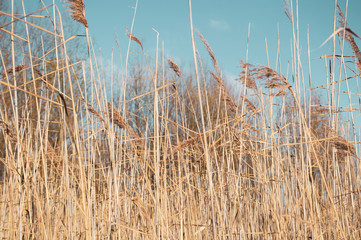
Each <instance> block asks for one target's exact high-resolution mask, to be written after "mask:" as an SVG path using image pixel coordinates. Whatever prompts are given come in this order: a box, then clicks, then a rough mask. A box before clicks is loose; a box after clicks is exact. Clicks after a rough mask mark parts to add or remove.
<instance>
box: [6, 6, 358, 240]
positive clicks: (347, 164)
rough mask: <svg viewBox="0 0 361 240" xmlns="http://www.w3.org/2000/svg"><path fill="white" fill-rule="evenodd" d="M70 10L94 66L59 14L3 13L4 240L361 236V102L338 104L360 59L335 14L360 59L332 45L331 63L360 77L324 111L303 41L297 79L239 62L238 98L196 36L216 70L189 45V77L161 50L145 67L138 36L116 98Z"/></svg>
mask: <svg viewBox="0 0 361 240" xmlns="http://www.w3.org/2000/svg"><path fill="white" fill-rule="evenodd" d="M67 2H68V7H69V11H70V14H71V17H72V18H73V19H74V20H76V21H77V22H79V23H81V24H82V25H81V26H82V27H83V28H85V31H86V38H85V37H81V36H80V37H78V38H83V40H84V41H85V39H86V41H87V46H88V48H87V50H88V53H87V54H88V61H85V62H82V61H77V60H76V58H74V57H72V54H70V48H71V46H72V45H71V42H72V41H73V40H74V39H75V38H74V37H70V36H67V37H65V35H66V34H67V33H64V31H63V30H64V29H63V25H62V18H61V17H60V13H59V11H58V8H57V6H56V5H51V6H44V7H42V8H41V9H39V10H38V11H36V12H35V13H31V14H29V13H26V12H25V10H26V9H21V11H22V12H21V11H20V12H21V13H19V12H18V14H15V13H14V11H15V10H14V9H12V8H11V7H8V8H5V7H2V8H0V9H2V10H1V15H0V20H1V24H2V25H1V30H2V31H1V34H0V37H1V39H2V43H1V50H0V57H1V58H0V59H1V67H0V69H2V71H1V80H0V93H1V95H0V127H1V132H0V161H1V164H0V170H1V171H0V177H1V184H0V186H1V189H0V212H1V215H0V238H1V239H15V238H17V239H360V238H361V211H360V209H361V199H360V197H361V196H360V176H361V175H360V173H361V168H360V164H359V158H358V150H359V149H358V144H359V143H358V142H356V141H355V140H354V138H355V134H354V133H355V126H354V122H353V120H355V119H357V118H354V119H353V120H351V121H343V120H342V116H343V115H342V114H341V112H342V111H345V109H346V111H347V113H350V114H352V113H353V112H354V111H355V110H353V107H354V105H352V104H351V103H350V107H349V108H342V107H341V106H338V105H337V104H335V102H338V101H335V99H337V97H338V95H337V93H339V92H338V91H339V88H338V87H339V85H340V84H348V82H353V83H350V84H356V83H355V82H356V81H358V79H359V73H360V71H361V68H360V62H361V54H360V52H359V48H358V47H357V43H356V41H355V39H354V36H357V35H355V33H354V32H353V31H352V30H351V28H350V26H348V25H347V22H346V19H345V17H344V15H343V13H342V11H341V8H339V9H338V13H339V14H338V16H335V17H337V18H338V19H339V24H338V27H337V28H335V29H338V30H336V32H337V33H338V34H337V35H336V34H334V35H333V37H335V38H336V39H338V40H339V42H340V44H341V45H342V44H343V43H344V42H345V43H346V44H347V43H348V44H349V46H350V49H351V50H352V51H353V52H354V55H353V56H352V58H351V59H352V60H353V62H354V64H352V63H350V61H348V62H347V61H344V56H343V51H341V52H338V50H337V49H336V50H335V53H334V54H333V55H332V54H331V55H330V56H323V57H324V58H328V59H330V61H332V62H333V63H336V64H341V65H342V66H341V67H340V69H346V68H348V69H350V70H351V71H354V73H355V76H354V77H351V78H348V79H344V80H343V81H339V80H337V79H336V75H338V74H337V73H335V72H333V73H332V72H331V74H332V76H333V77H330V79H333V81H331V82H328V83H324V84H323V85H322V86H321V87H323V88H325V89H327V91H328V92H327V93H326V94H329V93H330V96H331V98H329V101H328V102H326V103H324V99H323V98H322V97H321V96H320V94H319V93H318V92H317V91H316V90H312V89H311V90H310V89H307V87H306V86H305V85H304V84H303V83H304V81H303V78H302V75H301V74H300V62H299V58H298V54H299V53H298V48H297V47H296V46H297V42H296V39H297V38H296V37H295V39H294V49H293V53H294V55H295V56H296V57H295V58H294V59H293V62H292V65H293V66H292V69H294V70H293V72H292V73H291V74H289V75H290V76H292V77H289V78H290V79H292V81H290V80H289V79H288V78H287V77H285V76H284V75H283V74H281V73H280V71H278V70H277V69H272V68H270V67H265V66H261V65H255V64H250V63H245V62H243V61H241V63H240V67H241V68H240V69H241V70H240V78H239V80H240V82H241V83H242V84H243V86H244V88H243V90H242V92H241V94H239V96H237V93H235V92H232V91H231V90H230V89H231V88H229V86H228V85H227V83H226V82H225V81H224V78H223V76H222V72H221V69H220V67H219V65H218V62H217V58H216V54H215V53H214V52H213V50H212V49H211V46H210V45H209V44H208V42H207V40H206V38H205V37H204V36H203V35H202V34H201V33H200V32H197V33H198V36H199V40H200V41H201V42H202V43H203V45H204V47H205V48H206V50H207V51H208V53H209V55H210V57H211V62H212V64H213V67H212V70H210V71H209V70H206V69H205V68H204V67H203V64H202V59H201V58H200V56H199V55H197V54H196V52H197V49H196V48H194V49H193V51H194V56H195V64H196V65H195V66H196V67H195V70H194V71H190V72H189V71H188V72H186V71H182V68H181V67H179V66H178V65H177V63H175V62H174V61H173V60H171V59H166V58H165V57H164V55H163V54H162V56H161V57H159V59H158V57H156V58H155V60H150V59H151V58H150V57H149V56H147V55H146V54H145V52H144V50H143V45H142V43H141V41H140V40H139V39H138V38H137V37H136V36H135V35H134V34H133V33H132V32H131V30H128V29H127V37H128V38H129V41H131V42H132V43H137V44H133V48H134V49H136V50H137V52H138V53H137V54H138V56H140V58H141V60H139V61H138V63H137V64H131V61H130V60H128V57H130V56H129V54H128V55H127V56H126V59H125V61H126V64H125V66H127V67H128V73H127V75H122V78H121V79H118V81H119V82H122V88H121V92H120V93H119V94H118V95H113V92H111V91H109V89H105V87H104V86H105V85H106V81H108V80H106V79H104V78H102V77H101V76H102V75H101V74H100V71H101V69H99V68H98V67H97V66H99V65H98V63H97V59H96V58H95V55H94V54H93V52H94V51H93V48H92V42H91V39H90V37H89V31H88V22H87V20H86V17H85V9H84V7H85V6H84V3H83V1H82V0H71V1H70V0H68V1H67ZM3 9H8V12H5V10H3ZM292 12H293V11H292V5H291V6H289V5H286V13H287V16H288V17H289V18H290V22H291V26H292V28H293V30H294V32H295V33H296V35H297V32H296V29H295V27H294V22H296V21H297V19H294V18H293V13H292ZM39 19H40V20H39ZM45 23H46V24H45ZM49 23H50V24H49ZM34 34H36V36H34ZM39 36H41V37H39ZM193 42H194V39H193ZM346 44H345V46H346ZM199 47H202V46H199ZM157 51H158V46H157ZM159 52H161V51H159ZM205 57H206V56H205ZM128 62H129V64H128ZM114 82H115V81H114ZM112 84H113V82H112ZM112 87H113V85H112ZM315 89H317V87H316V88H315ZM109 93H110V94H109ZM349 94H351V92H349ZM352 94H357V95H359V93H358V92H356V93H354V92H353V93H352ZM350 133H351V134H350Z"/></svg>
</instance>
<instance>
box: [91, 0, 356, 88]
mask: <svg viewBox="0 0 361 240" xmlns="http://www.w3.org/2000/svg"><path fill="white" fill-rule="evenodd" d="M135 2H136V1H135V0H122V1H119V0H107V1H106V3H105V2H104V1H102V2H100V1H85V4H86V15H87V19H88V23H89V28H90V32H91V35H92V38H93V40H94V42H95V43H96V45H95V47H96V49H98V50H99V49H101V51H102V55H103V58H105V59H107V58H110V55H111V51H112V47H113V46H114V45H115V41H114V40H115V38H116V35H117V38H118V39H119V42H120V43H121V50H122V52H123V53H122V54H125V53H126V48H127V43H128V39H127V38H126V36H125V27H128V28H130V26H131V23H132V18H133V13H134V8H133V7H134V6H135ZM339 4H340V5H341V6H342V8H343V9H345V6H346V1H339ZM348 4H349V6H348V21H349V24H350V26H351V28H352V29H353V30H354V31H355V32H358V33H359V34H361V25H360V24H359V22H360V20H361V17H360V14H359V13H360V12H361V1H359V0H350V1H349V3H348ZM283 5H284V2H283V0H273V1H270V0H254V1H240V0H227V1H209V0H208V1H201V0H199V1H193V2H192V8H193V9H192V10H193V18H194V20H193V22H194V26H195V28H197V29H199V31H200V32H201V33H202V34H203V35H204V37H205V38H206V39H207V41H208V42H209V43H210V45H211V47H212V49H213V51H214V52H215V54H216V56H217V59H218V61H219V63H220V66H221V68H222V71H223V73H224V74H225V75H226V76H229V77H231V78H233V77H236V76H237V75H238V73H239V72H240V68H239V61H240V60H241V59H243V60H245V58H246V47H247V34H248V27H249V25H250V29H251V32H250V43H249V53H248V62H250V63H258V64H262V65H267V55H266V47H265V39H267V45H268V53H269V62H270V63H269V64H270V67H275V66H276V57H277V55H276V54H277V52H276V50H277V44H278V43H277V41H278V38H277V28H278V29H279V36H280V46H281V64H282V65H281V66H283V68H282V69H286V66H287V62H288V61H289V60H291V48H290V41H291V39H292V28H291V24H290V21H289V20H288V18H287V16H286V15H285V13H284V10H283ZM293 5H296V1H293ZM298 5H299V27H300V45H301V56H303V57H304V58H302V60H303V65H304V66H305V69H307V65H308V63H307V26H308V25H309V30H310V47H311V58H313V59H314V58H317V57H319V56H322V55H325V54H332V41H330V42H329V43H328V44H326V45H325V46H323V47H321V48H319V46H320V45H321V44H322V43H323V42H324V41H325V39H327V38H328V37H329V36H330V35H331V34H332V31H333V19H334V2H333V1H329V0H317V1H315V0H302V1H299V4H298ZM152 28H154V29H156V30H157V31H158V32H159V34H160V41H161V42H162V41H164V46H165V52H166V53H165V54H166V57H169V58H171V59H175V60H176V61H177V64H179V65H189V64H191V63H192V47H191V38H190V28H189V12H188V1H179V0H178V1H174V0H169V1H165V0H139V2H138V8H137V14H136V17H135V25H134V29H133V33H134V34H135V35H136V36H137V37H138V38H139V39H140V40H141V42H142V43H143V45H144V48H145V49H146V51H147V53H148V54H149V55H151V56H154V49H155V47H156V35H155V32H154V31H153V30H152ZM133 47H136V46H133ZM197 47H198V49H199V50H200V52H201V54H202V56H203V57H204V58H207V57H208V56H207V55H206V52H205V51H204V48H203V46H202V45H201V44H200V42H199V41H198V42H197ZM320 69H323V70H322V71H319V70H320ZM324 69H325V63H324V60H312V75H315V77H317V80H315V81H317V82H320V84H321V83H322V82H323V81H324V80H322V79H319V78H322V77H323V78H325V73H324V71H325V70H324ZM285 71H286V70H285ZM305 73H307V72H305ZM283 74H286V72H283ZM316 84H317V83H316Z"/></svg>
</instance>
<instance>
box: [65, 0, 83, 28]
mask: <svg viewBox="0 0 361 240" xmlns="http://www.w3.org/2000/svg"><path fill="white" fill-rule="evenodd" d="M67 3H68V4H69V6H68V7H69V9H68V11H69V12H70V13H71V14H70V15H71V17H72V18H73V19H74V20H75V21H77V22H79V23H81V24H83V25H84V26H85V27H86V28H88V21H87V20H86V17H85V4H84V2H83V0H67Z"/></svg>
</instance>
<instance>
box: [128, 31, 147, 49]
mask: <svg viewBox="0 0 361 240" xmlns="http://www.w3.org/2000/svg"><path fill="white" fill-rule="evenodd" d="M125 29H126V30H127V34H126V35H127V37H128V38H129V39H130V40H133V41H134V42H136V43H138V44H139V46H140V47H141V48H142V50H143V45H142V43H141V42H140V41H139V39H138V38H137V37H136V36H135V35H134V34H133V33H131V32H130V31H129V29H128V28H127V27H126V28H125Z"/></svg>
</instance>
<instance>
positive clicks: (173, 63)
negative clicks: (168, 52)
mask: <svg viewBox="0 0 361 240" xmlns="http://www.w3.org/2000/svg"><path fill="white" fill-rule="evenodd" d="M167 61H168V64H169V67H170V68H171V69H172V70H173V71H174V73H175V74H177V76H178V77H182V72H181V71H180V70H179V67H178V65H177V64H175V62H173V61H172V60H170V59H169V58H168V59H167Z"/></svg>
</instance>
